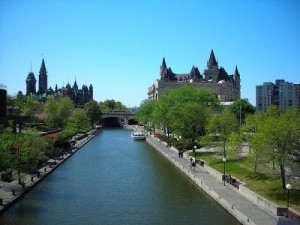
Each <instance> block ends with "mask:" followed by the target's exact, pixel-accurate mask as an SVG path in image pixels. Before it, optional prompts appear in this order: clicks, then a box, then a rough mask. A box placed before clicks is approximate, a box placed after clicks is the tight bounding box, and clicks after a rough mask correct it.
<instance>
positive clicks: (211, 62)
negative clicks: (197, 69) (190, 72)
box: [207, 49, 218, 66]
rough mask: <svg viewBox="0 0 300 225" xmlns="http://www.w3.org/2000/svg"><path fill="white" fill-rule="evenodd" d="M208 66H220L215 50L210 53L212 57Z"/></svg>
mask: <svg viewBox="0 0 300 225" xmlns="http://www.w3.org/2000/svg"><path fill="white" fill-rule="evenodd" d="M207 65H208V66H218V62H217V60H216V57H215V54H214V50H213V49H212V50H211V52H210V56H209V59H208V62H207Z"/></svg>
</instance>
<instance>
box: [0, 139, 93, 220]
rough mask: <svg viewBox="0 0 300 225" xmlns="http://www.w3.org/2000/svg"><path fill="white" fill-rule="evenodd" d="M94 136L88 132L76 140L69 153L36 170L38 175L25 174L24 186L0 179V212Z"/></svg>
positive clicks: (16, 182)
mask: <svg viewBox="0 0 300 225" xmlns="http://www.w3.org/2000/svg"><path fill="white" fill-rule="evenodd" d="M93 137H94V135H93V134H92V133H89V136H87V137H85V138H83V139H82V140H79V141H76V144H75V149H73V150H72V151H71V152H69V153H65V154H64V155H63V156H62V157H61V158H59V159H55V160H54V159H53V160H52V161H53V162H55V163H54V164H53V165H49V164H48V165H45V166H43V167H42V168H40V169H39V170H38V171H39V172H40V176H39V177H38V176H37V174H26V175H25V177H24V178H23V182H24V184H25V188H22V186H21V185H19V184H18V181H17V180H13V181H12V182H4V181H2V180H1V179H0V214H1V213H3V212H4V211H5V209H7V208H8V207H9V206H11V205H12V204H14V203H15V202H16V201H17V200H18V199H19V198H20V197H21V196H22V195H24V194H25V193H26V192H27V191H29V190H30V189H31V188H32V187H33V186H34V185H36V184H37V183H39V182H40V181H41V180H43V178H44V177H46V176H47V175H48V174H50V173H51V172H52V171H53V170H54V169H56V168H57V167H58V166H59V165H60V164H62V163H63V162H64V161H65V160H66V159H68V158H69V157H70V156H72V155H73V154H74V153H75V152H77V151H78V150H79V149H80V148H81V147H82V146H83V145H85V144H86V143H87V142H88V141H89V140H91V139H92V138H93Z"/></svg>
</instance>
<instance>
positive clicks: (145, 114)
mask: <svg viewBox="0 0 300 225" xmlns="http://www.w3.org/2000/svg"><path fill="white" fill-rule="evenodd" d="M154 103H155V102H154V101H153V100H149V99H146V100H144V101H143V102H142V103H141V105H140V107H139V109H138V111H137V112H136V115H135V118H136V120H137V121H139V122H140V123H143V124H149V123H151V122H153V109H154Z"/></svg>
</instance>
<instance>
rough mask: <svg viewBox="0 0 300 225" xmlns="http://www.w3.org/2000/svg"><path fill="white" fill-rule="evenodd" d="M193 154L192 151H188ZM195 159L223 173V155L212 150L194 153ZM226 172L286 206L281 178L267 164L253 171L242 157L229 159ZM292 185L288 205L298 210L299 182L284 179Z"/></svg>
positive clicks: (272, 200)
mask: <svg viewBox="0 0 300 225" xmlns="http://www.w3.org/2000/svg"><path fill="white" fill-rule="evenodd" d="M190 155H191V156H194V153H190ZM196 158H197V159H202V160H204V161H206V162H207V163H208V165H209V166H210V167H212V168H213V169H215V170H217V171H219V172H220V173H223V171H224V164H223V161H222V158H223V155H222V154H220V153H214V152H205V153H199V152H197V153H196ZM226 174H231V175H232V176H234V177H236V178H237V179H239V180H240V181H242V182H244V183H245V187H247V188H249V189H250V190H252V191H254V192H255V193H257V194H259V195H260V196H262V197H264V198H266V199H268V200H269V201H271V202H273V203H274V204H276V205H278V206H282V207H286V206H287V190H283V189H282V187H281V180H280V178H279V176H278V174H276V173H274V170H272V169H271V168H270V167H268V166H264V167H261V168H259V170H258V173H254V172H253V168H251V164H250V163H249V162H248V161H247V159H246V158H245V157H244V158H237V159H230V158H229V157H228V158H227V161H226ZM288 183H290V184H291V185H292V190H291V191H290V207H291V208H293V209H294V210H296V211H298V212H300V184H299V183H295V182H293V181H292V180H288V179H287V180H286V184H288Z"/></svg>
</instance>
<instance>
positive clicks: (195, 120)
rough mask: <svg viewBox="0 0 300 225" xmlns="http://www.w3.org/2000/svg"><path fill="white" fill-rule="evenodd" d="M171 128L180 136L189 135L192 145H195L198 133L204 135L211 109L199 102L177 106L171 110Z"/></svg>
mask: <svg viewBox="0 0 300 225" xmlns="http://www.w3.org/2000/svg"><path fill="white" fill-rule="evenodd" d="M170 112H172V115H171V116H170V117H171V127H172V128H173V130H174V131H175V132H177V133H179V134H180V135H183V132H184V133H188V134H189V136H190V137H191V141H192V144H193V145H195V139H196V135H197V133H198V132H200V133H201V134H202V135H203V134H204V130H205V126H206V123H207V119H208V115H209V108H208V107H207V106H204V105H202V104H199V103H198V102H186V103H183V104H175V105H174V106H173V107H172V108H171V109H170Z"/></svg>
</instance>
